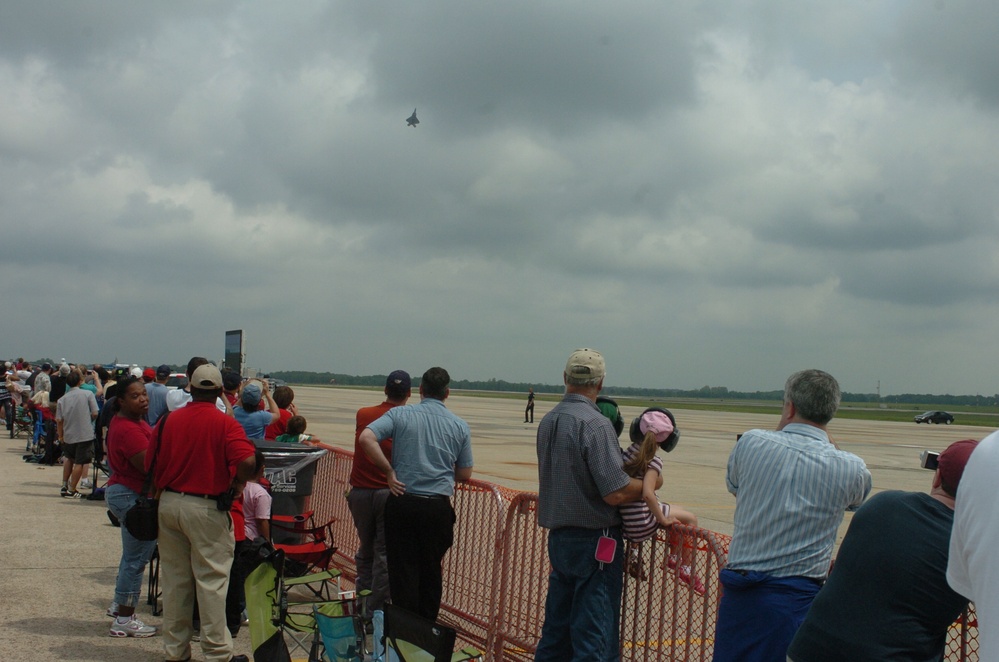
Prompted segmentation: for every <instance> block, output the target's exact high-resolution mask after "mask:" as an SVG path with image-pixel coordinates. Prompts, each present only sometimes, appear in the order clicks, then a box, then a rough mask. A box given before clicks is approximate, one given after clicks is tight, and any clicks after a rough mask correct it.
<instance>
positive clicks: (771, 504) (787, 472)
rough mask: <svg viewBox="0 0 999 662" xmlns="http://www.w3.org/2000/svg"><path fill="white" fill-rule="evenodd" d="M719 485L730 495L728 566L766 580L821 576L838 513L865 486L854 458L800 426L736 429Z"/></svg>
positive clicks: (853, 504)
mask: <svg viewBox="0 0 999 662" xmlns="http://www.w3.org/2000/svg"><path fill="white" fill-rule="evenodd" d="M725 482H726V483H727V484H728V491H729V492H731V493H732V494H734V495H735V497H736V501H735V532H734V533H733V535H732V543H731V545H730V547H729V553H728V565H729V567H730V568H735V569H737V570H755V571H758V572H764V573H767V574H770V575H772V576H774V577H812V578H817V579H821V578H824V577H825V576H826V575H827V574H828V572H829V563H830V561H831V559H832V549H833V543H834V542H835V539H836V530H837V529H838V527H839V525H840V522H842V521H843V512H844V511H846V510H853V509H855V508H857V507H858V506H859V505H860V504H861V503H863V501H864V499H865V498H867V495H868V493H869V492H870V491H871V473H870V472H869V471H868V470H867V466H866V465H865V464H864V461H863V460H862V459H860V458H859V457H857V456H856V455H854V454H853V453H847V452H846V451H841V450H837V449H836V447H835V446H833V445H832V444H831V443H830V442H829V436H828V435H827V434H826V433H825V432H824V431H823V430H820V429H819V428H817V427H815V426H812V425H806V424H801V423H790V424H788V425H786V426H785V427H784V429H783V430H781V431H771V430H750V431H749V432H746V433H745V434H743V435H742V438H741V439H739V441H737V442H736V444H735V448H733V449H732V454H731V455H729V458H728V473H727V474H726V476H725Z"/></svg>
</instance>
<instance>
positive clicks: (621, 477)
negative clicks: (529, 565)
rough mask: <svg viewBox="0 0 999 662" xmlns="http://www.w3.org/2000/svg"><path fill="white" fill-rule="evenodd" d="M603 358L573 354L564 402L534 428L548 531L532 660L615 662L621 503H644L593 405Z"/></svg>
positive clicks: (588, 352)
mask: <svg viewBox="0 0 999 662" xmlns="http://www.w3.org/2000/svg"><path fill="white" fill-rule="evenodd" d="M605 374H606V368H605V365H604V357H603V356H602V355H601V354H600V352H598V351H596V350H593V349H585V348H584V349H577V350H576V351H574V352H573V353H572V355H571V356H569V360H568V361H567V362H566V364H565V371H564V372H563V375H562V379H563V381H564V382H565V397H563V398H562V401H561V402H559V403H558V404H557V405H555V407H554V408H553V409H552V410H551V411H550V412H548V413H547V414H546V415H545V417H544V418H543V419H541V424H540V425H539V426H538V438H537V449H538V523H539V524H541V526H543V527H544V528H546V529H548V559H549V561H551V565H552V572H551V574H550V575H549V576H548V597H547V599H546V601H545V622H544V626H543V627H542V630H541V641H540V642H539V643H538V648H537V651H536V653H535V656H534V659H535V660H536V661H538V662H542V661H550V662H561V661H563V660H577V659H580V660H581V659H587V660H617V659H619V656H620V651H619V647H620V635H619V630H620V614H621V591H622V587H623V570H624V550H623V549H622V546H621V545H622V535H621V514H620V512H619V511H618V506H619V505H620V504H622V503H628V502H630V501H638V500H639V499H641V498H642V481H640V480H638V479H637V478H632V477H630V476H629V475H628V474H626V473H625V472H624V468H623V464H624V463H623V459H622V455H621V447H620V446H619V445H618V441H617V433H616V432H615V431H614V426H613V425H612V424H611V422H610V420H608V419H607V417H605V416H604V415H603V414H602V413H600V410H599V409H598V408H597V405H596V399H597V394H599V393H600V390H601V389H602V388H603V385H604V376H605Z"/></svg>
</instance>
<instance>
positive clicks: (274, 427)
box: [264, 409, 291, 441]
mask: <svg viewBox="0 0 999 662" xmlns="http://www.w3.org/2000/svg"><path fill="white" fill-rule="evenodd" d="M278 413H279V414H281V418H279V419H278V420H276V421H274V422H273V423H271V424H270V425H268V426H267V428H266V429H265V430H264V439H270V440H271V441H273V440H274V439H277V438H278V437H280V436H281V435H283V434H284V433H285V431H287V429H288V419H289V418H291V412H290V411H288V410H287V409H278Z"/></svg>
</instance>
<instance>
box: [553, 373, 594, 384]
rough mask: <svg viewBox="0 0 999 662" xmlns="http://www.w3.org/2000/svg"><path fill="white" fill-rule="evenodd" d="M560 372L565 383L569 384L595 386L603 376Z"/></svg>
mask: <svg viewBox="0 0 999 662" xmlns="http://www.w3.org/2000/svg"><path fill="white" fill-rule="evenodd" d="M562 374H563V375H565V383H566V384H567V385H569V386H596V385H597V384H599V383H600V381H601V380H602V379H603V378H604V376H603V375H600V376H599V377H594V376H592V375H590V374H586V376H585V377H584V376H582V375H570V374H569V373H567V372H563V373H562Z"/></svg>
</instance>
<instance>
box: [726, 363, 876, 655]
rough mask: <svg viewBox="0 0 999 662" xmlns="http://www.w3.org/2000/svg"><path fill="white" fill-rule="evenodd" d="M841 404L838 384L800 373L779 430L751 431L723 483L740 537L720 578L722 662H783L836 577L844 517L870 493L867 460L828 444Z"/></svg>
mask: <svg viewBox="0 0 999 662" xmlns="http://www.w3.org/2000/svg"><path fill="white" fill-rule="evenodd" d="M839 400H840V390H839V384H837V383H836V380H835V379H834V378H833V377H832V375H830V374H828V373H826V372H822V371H821V370H802V371H801V372H796V373H795V374H793V375H791V376H790V377H789V378H788V380H787V383H786V384H785V385H784V407H783V410H782V412H781V419H780V423H779V425H778V426H777V430H776V431H769V430H750V431H749V432H746V433H745V434H743V435H742V436H741V438H740V439H739V440H738V441H737V442H736V444H735V448H734V449H732V454H731V455H730V456H729V459H728V473H727V475H726V477H725V480H726V483H727V485H728V490H729V492H731V493H732V494H733V495H735V497H736V505H735V532H734V534H733V536H732V543H731V545H730V547H729V554H728V566H727V567H726V568H725V569H724V570H722V571H721V583H722V586H723V587H724V593H723V595H722V599H721V604H720V605H719V608H718V624H717V627H716V637H715V656H714V660H715V662H729V661H732V662H735V661H738V662H757V661H760V662H762V661H764V660H766V661H773V662H784V660H785V659H786V655H787V648H788V645H789V644H790V643H791V639H792V638H793V637H794V633H795V631H796V630H797V629H798V626H799V625H800V624H801V622H802V621H803V620H804V618H805V614H806V613H807V612H808V607H809V605H811V602H812V599H813V598H814V597H815V594H816V593H818V590H819V588H820V587H821V586H822V583H823V582H824V581H825V578H826V575H827V574H828V572H829V564H830V561H831V559H832V549H833V543H834V542H835V538H836V531H837V529H838V527H839V525H840V522H842V520H843V513H844V511H846V510H854V509H856V508H857V507H858V506H860V504H861V503H863V501H864V499H865V498H866V497H867V494H868V493H869V492H870V490H871V474H870V472H869V471H868V470H867V466H866V465H865V464H864V461H863V460H862V459H860V458H859V457H857V456H856V455H854V454H852V453H847V452H845V451H841V450H839V449H838V448H837V447H836V446H835V444H833V443H832V442H831V441H830V440H829V435H828V433H827V431H826V426H827V425H828V423H829V421H830V420H832V417H833V416H834V415H835V413H836V410H837V408H838V407H839Z"/></svg>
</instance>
